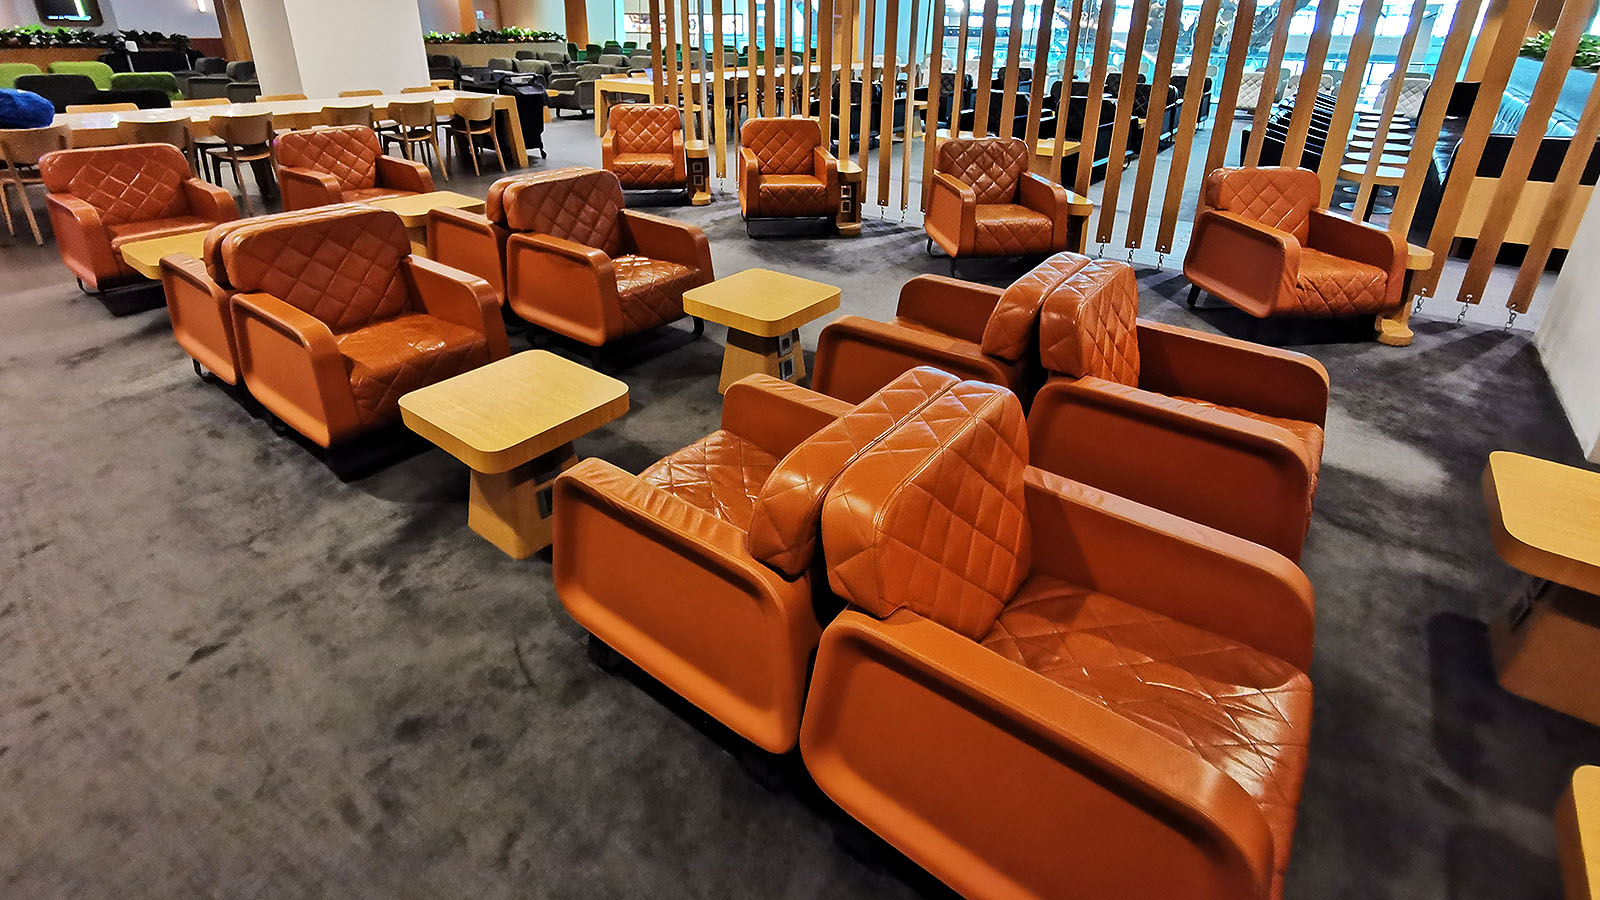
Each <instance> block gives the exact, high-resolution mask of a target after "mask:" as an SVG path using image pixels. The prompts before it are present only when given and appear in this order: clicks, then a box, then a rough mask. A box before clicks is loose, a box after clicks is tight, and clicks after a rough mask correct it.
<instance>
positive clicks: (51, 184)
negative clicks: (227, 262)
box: [39, 144, 192, 226]
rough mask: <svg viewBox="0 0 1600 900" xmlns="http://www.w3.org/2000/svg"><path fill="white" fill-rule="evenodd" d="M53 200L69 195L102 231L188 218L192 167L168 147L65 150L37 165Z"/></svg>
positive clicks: (175, 149)
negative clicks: (94, 216) (186, 186)
mask: <svg viewBox="0 0 1600 900" xmlns="http://www.w3.org/2000/svg"><path fill="white" fill-rule="evenodd" d="M39 174H40V176H41V177H42V178H43V180H44V185H45V187H46V188H48V189H49V191H50V193H52V194H71V195H72V196H74V197H77V198H78V199H80V200H83V201H84V202H86V203H88V204H89V205H90V206H93V207H94V208H95V210H96V211H97V212H98V213H99V214H100V222H101V224H104V225H108V226H109V225H121V224H123V223H126V222H145V221H149V220H152V219H170V218H175V217H178V216H182V215H186V214H187V213H188V212H189V202H188V199H187V198H186V197H185V196H184V193H183V183H184V182H185V181H188V180H189V179H190V178H191V177H192V176H191V174H190V172H189V161H188V160H187V159H185V158H184V156H183V153H182V152H181V151H180V150H178V148H176V147H173V146H171V145H170V144H125V145H122V146H117V147H95V148H92V149H84V150H61V151H57V152H55V153H51V154H49V155H47V156H45V157H44V158H43V159H42V160H40V162H39Z"/></svg>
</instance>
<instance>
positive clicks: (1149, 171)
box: [1124, 3, 1183, 249]
mask: <svg viewBox="0 0 1600 900" xmlns="http://www.w3.org/2000/svg"><path fill="white" fill-rule="evenodd" d="M1181 12H1182V6H1181V4H1178V3H1168V4H1166V6H1164V7H1163V8H1162V14H1161V41H1160V43H1158V44H1157V45H1156V71H1155V75H1154V77H1153V78H1151V79H1150V102H1149V104H1148V111H1147V112H1146V113H1145V123H1144V141H1143V145H1142V146H1140V148H1139V168H1138V171H1137V173H1136V174H1135V176H1134V186H1133V196H1132V197H1131V198H1130V199H1131V200H1132V201H1133V202H1132V203H1130V204H1129V208H1128V226H1127V228H1126V229H1125V230H1124V234H1125V235H1126V237H1125V238H1124V246H1126V247H1128V248H1130V249H1134V248H1138V247H1141V246H1143V241H1144V232H1145V226H1146V222H1145V213H1146V211H1148V209H1149V206H1150V191H1151V189H1152V188H1153V187H1154V182H1155V176H1156V167H1157V166H1158V165H1160V164H1161V159H1160V157H1159V156H1158V155H1157V153H1158V151H1159V150H1160V145H1161V126H1162V123H1163V122H1165V121H1166V118H1167V89H1168V88H1169V87H1171V86H1172V58H1173V57H1174V56H1176V55H1177V52H1178V26H1179V25H1180V24H1182V19H1183V16H1182V15H1181ZM1134 81H1135V82H1137V81H1138V78H1137V77H1135V78H1134ZM1137 87H1138V86H1137V84H1135V88H1136V89H1137ZM1172 174H1173V173H1172V171H1171V167H1170V161H1169V166H1168V171H1167V178H1169V179H1170V178H1172Z"/></svg>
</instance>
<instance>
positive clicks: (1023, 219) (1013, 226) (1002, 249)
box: [973, 203, 1063, 256]
mask: <svg viewBox="0 0 1600 900" xmlns="http://www.w3.org/2000/svg"><path fill="white" fill-rule="evenodd" d="M973 215H974V219H975V222H976V225H977V231H976V232H975V234H974V240H973V248H974V251H975V252H977V253H980V254H984V255H987V256H1021V255H1024V254H1029V253H1049V252H1050V251H1052V250H1059V249H1063V248H1060V247H1051V246H1050V238H1051V234H1052V232H1053V231H1054V228H1055V226H1054V224H1053V223H1052V222H1051V221H1050V217H1049V216H1047V215H1045V214H1044V213H1042V212H1037V211H1035V210H1031V209H1029V208H1027V207H1026V206H1019V205H1017V204H1015V203H988V204H979V205H978V206H977V207H976V208H975V210H974V213H973Z"/></svg>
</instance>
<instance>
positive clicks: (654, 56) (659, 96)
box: [650, 0, 667, 103]
mask: <svg viewBox="0 0 1600 900" xmlns="http://www.w3.org/2000/svg"><path fill="white" fill-rule="evenodd" d="M662 42H663V35H662V29H661V0H650V96H651V97H653V98H655V101H654V102H656V103H665V102H667V82H666V70H665V69H664V68H662V65H661V45H662Z"/></svg>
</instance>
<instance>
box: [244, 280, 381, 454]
mask: <svg viewBox="0 0 1600 900" xmlns="http://www.w3.org/2000/svg"><path fill="white" fill-rule="evenodd" d="M233 333H234V336H235V338H236V339H237V341H238V348H239V374H240V376H241V377H242V378H243V379H244V382H245V384H246V385H248V386H249V388H250V393H251V394H252V395H253V396H254V397H255V398H256V399H257V400H259V401H261V405H262V406H265V407H266V408H267V409H269V410H271V411H272V412H273V413H274V414H276V415H277V416H278V418H280V419H282V420H283V421H284V422H285V423H287V424H288V425H289V426H290V427H292V428H294V429H295V430H296V431H299V432H300V433H301V434H303V435H305V436H306V437H308V438H310V439H311V440H313V441H315V442H317V443H318V444H320V445H321V446H323V447H329V446H332V445H333V443H335V442H336V441H338V440H340V439H341V438H343V437H347V436H349V435H351V434H354V433H355V432H356V431H357V430H359V428H360V417H359V415H358V414H357V412H356V404H355V398H354V397H353V396H352V395H351V393H350V381H349V378H348V376H347V375H346V374H345V368H344V359H343V358H342V357H341V356H340V354H339V345H338V344H337V343H336V342H335V341H334V339H333V331H332V330H330V329H329V328H328V326H327V324H325V323H324V322H323V321H322V320H321V319H318V318H317V317H315V316H313V315H311V314H310V313H308V312H305V311H303V310H301V309H299V308H298V307H295V306H291V305H290V304H288V303H286V302H284V301H283V300H280V299H278V298H277V297H274V296H272V295H271V294H259V293H257V294H235V295H234V296H233Z"/></svg>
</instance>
